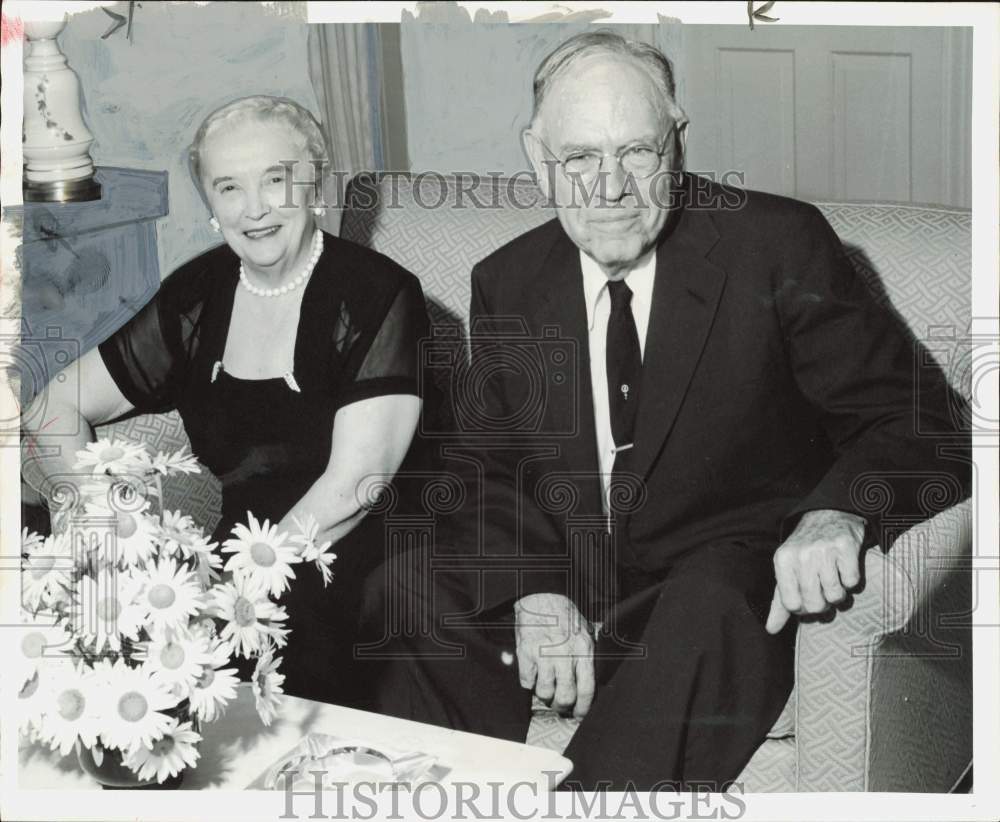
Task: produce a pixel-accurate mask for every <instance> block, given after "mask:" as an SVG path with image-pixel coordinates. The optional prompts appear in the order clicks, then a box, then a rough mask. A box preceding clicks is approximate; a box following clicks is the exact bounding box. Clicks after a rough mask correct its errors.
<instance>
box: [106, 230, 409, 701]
mask: <svg viewBox="0 0 1000 822" xmlns="http://www.w3.org/2000/svg"><path fill="white" fill-rule="evenodd" d="M324 241H325V243H324V250H323V254H322V256H321V257H320V259H319V262H318V263H317V265H316V268H315V270H314V271H313V274H312V276H311V277H310V278H309V280H308V281H307V283H306V284H305V286H304V287H305V294H304V295H303V298H302V307H301V312H300V316H299V324H298V331H297V336H296V341H295V355H294V371H293V377H294V380H293V381H292V382H291V383H290V382H289V381H286V380H285V379H283V378H281V377H278V378H274V379H262V380H247V379H240V378H237V377H234V376H232V375H230V374H228V373H227V372H226V370H225V364H224V363H222V359H223V352H224V350H225V346H226V338H227V336H228V330H229V324H230V317H231V315H232V310H233V299H234V296H235V291H236V288H237V286H238V281H239V259H238V257H237V256H236V255H235V253H234V252H233V251H232V250H231V249H230V248H229V247H228V246H220V247H218V248H215V249H212V250H210V251H208V252H206V253H204V254H202V255H200V256H199V257H196V258H195V259H193V260H191V261H190V262H188V263H186V264H185V265H183V266H182V267H181V268H179V269H177V270H176V271H175V272H174V273H172V274H171V275H170V276H169V277H168V278H167V279H166V280H164V281H163V283H162V285H161V288H160V290H159V292H158V293H157V294H156V296H155V297H154V298H153V299H152V301H151V302H150V303H149V304H147V305H146V306H145V307H144V308H143V309H142V310H141V311H140V312H139V313H138V314H136V316H135V317H134V318H133V319H132V320H131V321H130V322H129V323H128V324H126V325H125V326H123V327H122V328H121V329H120V330H119V331H118V332H116V333H115V334H114V335H113V336H112V337H111V338H110V339H108V340H107V341H105V342H104V343H102V344H101V346H100V352H101V356H102V357H103V360H104V363H105V365H106V366H107V368H108V371H109V372H110V373H111V376H112V378H113V379H114V381H115V383H116V384H117V385H118V387H119V388H120V389H121V391H122V393H123V394H124V395H125V397H126V398H127V399H128V400H129V402H131V403H132V405H133V406H134V407H135V412H136V413H148V412H163V411H167V410H170V409H173V408H176V409H177V410H178V411H179V412H180V414H181V417H182V419H183V420H184V427H185V428H186V430H187V433H188V436H189V438H190V440H191V447H192V451H193V453H194V454H195V456H196V457H197V458H198V459H199V460H200V461H201V462H202V463H203V464H204V465H206V466H207V467H208V468H209V469H210V470H211V471H212V473H214V474H215V475H216V476H217V477H218V478H219V479H220V481H221V483H222V520H221V522H220V523H219V526H218V528H217V529H216V530H215V533H214V535H213V539H215V540H218V541H219V542H221V541H223V540H225V539H226V538H227V537H228V536H229V532H230V530H231V528H232V527H233V525H234V523H236V522H239V521H242V522H246V521H247V512H248V511H251V512H253V514H254V516H255V517H257V518H258V519H259V520H263V519H264V518H267V519H269V520H270V521H271V522H272V523H276V522H278V521H279V520H281V518H282V517H283V516H284V515H285V514H286V513H287V512H288V511H289V509H290V508H291V507H292V506H293V505H294V504H295V503H296V502H297V501H298V500H299V499H300V498H301V497H302V496H303V495H304V494H305V492H306V491H307V490H308V489H309V487H310V486H311V485H312V483H313V482H314V481H315V480H316V479H317V478H318V477H319V476H320V475H321V474H322V473H323V472H324V470H325V469H326V467H327V464H328V462H329V459H330V447H331V439H332V434H333V421H334V416H335V414H336V413H337V410H338V409H339V408H341V407H343V406H345V405H348V404H350V403H353V402H357V401H359V400H364V399H368V398H371V397H377V396H383V395H387V394H414V395H419V393H420V388H421V386H420V385H419V382H420V381H419V379H418V373H419V365H418V358H419V341H420V340H421V339H422V338H424V337H425V336H426V335H427V330H428V321H427V314H426V309H425V306H424V300H423V294H422V292H421V288H420V284H419V281H418V280H417V279H416V277H414V276H413V275H412V274H410V273H409V272H407V271H406V270H405V269H403V268H401V267H400V266H398V265H397V264H395V263H394V262H392V261H391V260H390V259H388V258H387V257H384V256H382V255H381V254H378V253H376V252H374V251H371V250H370V249H366V248H363V247H361V246H358V245H355V244H353V243H350V242H348V241H346V240H341V239H338V238H336V237H332V236H330V235H325V236H324ZM220 363H221V365H220ZM296 389H298V390H296ZM416 450H417V449H416V448H411V453H410V454H409V455H408V457H407V461H406V462H405V463H404V468H405V469H413V468H414V467H415V465H414V463H415V461H416V460H418V459H419V458H418V457H416V456H415V452H416ZM333 550H334V551H335V552H336V554H337V560H336V561H335V562H334V564H333V569H334V579H333V581H332V582H331V583H330V585H329V586H328V587H327V588H325V589H324V587H323V583H322V577H321V575H320V572H319V571H318V570H317V569H316V568H315V567H314V566H312V565H299V566H295V568H296V579H295V580H293V581H292V587H291V590H290V591H287V592H286V593H285V594H284V595H283V596H282V599H281V604H282V605H283V606H285V607H286V610H287V611H288V614H289V618H288V623H287V626H288V627H289V628H291V630H292V633H291V635H290V637H289V640H288V645H287V646H286V647H285V648H284V649H282V651H281V652H280V654H281V656H282V657H283V659H284V662H283V664H282V667H281V671H282V672H283V673H284V674H285V675H286V680H285V691H286V693H292V694H295V695H298V696H305V697H308V698H311V699H319V700H323V701H327V702H337V703H341V704H355V705H363V704H365V693H366V691H367V690H368V689H367V687H366V683H365V682H364V681H359V678H360V679H362V680H363V678H364V675H363V674H360V673H359V671H360V669H359V668H357V667H356V666H355V665H354V664H353V662H352V653H351V651H352V645H353V643H354V642H355V641H356V634H355V631H356V622H357V614H358V611H359V607H360V600H361V597H362V581H363V580H364V578H365V577H366V576H367V574H368V573H369V572H370V571H371V570H372V569H374V568H375V567H376V566H377V565H378V564H379V563H380V562H381V561H383V560H384V558H385V557H384V550H385V549H384V539H383V529H382V523H381V521H380V519H379V518H378V517H375V516H371V515H370V516H368V517H366V518H365V519H364V520H362V522H361V523H360V524H359V525H358V526H357V527H356V528H355V529H354V530H353V531H352V532H351V533H350V534H348V535H347V537H345V538H344V539H343V540H341V541H340V542H339V543H338V544H337V545H336V546H335V548H334V549H333ZM243 670H244V671H246V670H247V668H246V666H243ZM251 670H252V669H251ZM368 685H370V683H368Z"/></svg>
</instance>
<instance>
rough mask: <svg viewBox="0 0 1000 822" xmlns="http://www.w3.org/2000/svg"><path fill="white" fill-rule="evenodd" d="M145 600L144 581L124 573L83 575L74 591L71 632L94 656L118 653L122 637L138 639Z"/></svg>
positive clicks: (106, 572) (143, 616)
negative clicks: (106, 650)
mask: <svg viewBox="0 0 1000 822" xmlns="http://www.w3.org/2000/svg"><path fill="white" fill-rule="evenodd" d="M142 596H143V580H142V579H140V578H136V577H133V576H132V575H130V574H127V573H125V572H123V571H116V570H114V569H106V570H103V571H99V572H98V573H97V574H96V576H90V575H87V574H84V575H83V576H81V577H80V578H79V579H78V580H77V582H76V585H75V587H74V591H73V609H72V611H71V613H70V629H71V630H72V631H73V633H74V634H75V635H76V636H78V637H80V639H82V640H83V642H84V644H85V645H86V646H87V647H88V649H89V650H90V651H91V652H92V653H95V654H100V653H101V652H102V651H103V650H104V648H105V647H107V648H108V649H109V650H111V651H114V652H116V653H118V652H120V651H121V649H122V637H127V638H128V639H131V640H136V639H138V638H139V630H140V629H141V628H142V627H143V623H144V621H145V619H146V613H145V611H144V609H143V607H142V604H141V603H142V600H141V597H142Z"/></svg>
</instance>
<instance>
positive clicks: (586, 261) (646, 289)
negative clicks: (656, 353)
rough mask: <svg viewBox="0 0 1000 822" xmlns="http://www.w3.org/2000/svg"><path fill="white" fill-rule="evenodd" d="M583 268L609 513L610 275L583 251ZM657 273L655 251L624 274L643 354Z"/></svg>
mask: <svg viewBox="0 0 1000 822" xmlns="http://www.w3.org/2000/svg"><path fill="white" fill-rule="evenodd" d="M580 268H581V269H582V270H583V295H584V299H585V300H586V303H587V329H588V338H589V343H590V384H591V388H592V394H593V401H594V423H595V424H596V427H597V457H598V460H599V463H600V471H601V483H602V486H603V488H604V511H605V513H607V512H608V511H609V510H610V504H609V497H608V491H609V488H610V485H611V468H612V466H613V465H614V461H615V440H614V437H613V436H612V434H611V409H610V406H609V404H608V361H607V342H608V317H609V316H610V314H611V297H610V296H609V294H608V278H607V275H606V274H605V273H604V272H603V271H602V270H601V267H600V266H599V265H598V264H597V263H596V262H594V260H592V259H591V258H590V257H588V256H587V255H586V254H584V253H583V252H582V251H581V252H580ZM655 274H656V251H655V250H653V251H650V252H649V253H648V254H647V255H646V256H645V257H643V258H642V259H640V260H639V261H638V262H637V263H636V265H635V267H634V268H633V269H632V270H631V271H629V272H628V274H626V275H625V283H626V285H628V287H629V288H630V289H631V291H632V303H631V308H632V316H633V317H634V318H635V330H636V332H637V333H638V335H639V352H640V353H641V354H643V355H645V353H646V331H647V329H648V328H649V310H650V307H651V305H652V300H653V280H654V279H655Z"/></svg>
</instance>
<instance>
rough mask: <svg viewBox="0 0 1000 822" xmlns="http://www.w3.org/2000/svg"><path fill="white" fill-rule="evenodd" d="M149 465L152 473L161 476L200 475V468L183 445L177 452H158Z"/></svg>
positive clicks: (192, 455) (195, 459)
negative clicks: (154, 472)
mask: <svg viewBox="0 0 1000 822" xmlns="http://www.w3.org/2000/svg"><path fill="white" fill-rule="evenodd" d="M151 465H152V468H153V470H154V471H156V472H158V473H160V474H162V475H163V476H165V477H166V476H170V475H172V474H200V473H201V466H200V465H198V460H197V458H196V457H195V456H194V454H191V453H188V450H187V446H186V445H185V446H184V447H183V448H181V449H180V450H179V451H170V452H166V451H158V452H157V453H156V456H155V457H153V459H152V461H151Z"/></svg>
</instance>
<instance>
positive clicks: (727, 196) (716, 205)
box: [683, 174, 823, 233]
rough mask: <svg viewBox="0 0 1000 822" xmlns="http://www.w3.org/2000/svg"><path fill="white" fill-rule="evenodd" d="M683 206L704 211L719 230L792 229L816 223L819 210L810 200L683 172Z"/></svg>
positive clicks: (788, 230) (767, 231)
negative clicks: (684, 182)
mask: <svg viewBox="0 0 1000 822" xmlns="http://www.w3.org/2000/svg"><path fill="white" fill-rule="evenodd" d="M685 178H686V185H685V186H684V189H683V191H684V198H685V202H684V203H683V205H684V208H685V209H686V210H688V211H693V212H703V213H707V214H708V215H709V216H710V217H711V219H712V222H713V223H715V225H716V226H717V227H718V229H719V230H720V232H722V233H728V232H737V233H740V232H754V233H760V232H766V233H770V232H782V233H784V232H796V231H799V230H802V229H804V228H806V227H808V226H810V225H820V224H821V223H822V221H823V215H822V212H821V211H820V210H819V209H818V208H817V207H816V206H815V205H813V204H812V203H809V202H806V201H804V200H797V199H795V198H793V197H787V196H784V195H781V194H772V193H770V192H767V191H757V190H755V189H748V188H737V187H736V186H733V185H727V184H724V183H721V182H718V181H716V180H712V179H709V178H707V177H703V176H699V175H695V174H686V175H685Z"/></svg>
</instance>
